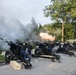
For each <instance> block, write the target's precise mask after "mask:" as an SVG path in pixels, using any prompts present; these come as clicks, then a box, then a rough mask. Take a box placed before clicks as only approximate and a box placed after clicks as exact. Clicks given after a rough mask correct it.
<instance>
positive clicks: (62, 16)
mask: <svg viewBox="0 0 76 75" xmlns="http://www.w3.org/2000/svg"><path fill="white" fill-rule="evenodd" d="M44 15H45V16H46V17H51V19H52V20H54V21H55V22H58V23H61V25H62V42H63V41H64V29H65V25H66V24H67V23H72V22H76V0H51V3H50V5H48V6H46V7H45V9H44Z"/></svg>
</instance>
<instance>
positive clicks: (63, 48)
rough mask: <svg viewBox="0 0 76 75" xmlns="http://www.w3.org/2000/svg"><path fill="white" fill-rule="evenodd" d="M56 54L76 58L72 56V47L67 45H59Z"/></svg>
mask: <svg viewBox="0 0 76 75" xmlns="http://www.w3.org/2000/svg"><path fill="white" fill-rule="evenodd" d="M56 52H57V53H63V54H67V55H69V56H75V57H76V55H75V54H74V51H72V47H71V45H70V44H69V43H59V49H58V50H57V51H56Z"/></svg>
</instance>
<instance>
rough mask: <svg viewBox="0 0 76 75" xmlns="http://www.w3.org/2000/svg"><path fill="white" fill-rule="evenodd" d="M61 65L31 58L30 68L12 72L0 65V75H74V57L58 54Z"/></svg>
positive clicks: (75, 62)
mask: <svg viewBox="0 0 76 75" xmlns="http://www.w3.org/2000/svg"><path fill="white" fill-rule="evenodd" d="M60 56H61V63H58V62H57V61H55V62H52V61H51V60H50V59H45V58H32V61H31V63H32V68H30V69H21V70H14V69H13V68H12V67H11V66H10V65H9V64H7V65H5V64H4V63H0V75H76V57H74V56H72V57H70V56H69V55H64V54H60Z"/></svg>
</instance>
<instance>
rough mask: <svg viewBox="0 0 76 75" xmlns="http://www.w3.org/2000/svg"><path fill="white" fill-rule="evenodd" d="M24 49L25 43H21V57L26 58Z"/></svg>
mask: <svg viewBox="0 0 76 75" xmlns="http://www.w3.org/2000/svg"><path fill="white" fill-rule="evenodd" d="M25 51H26V43H23V44H22V45H21V57H22V58H24V59H25V60H26V53H25Z"/></svg>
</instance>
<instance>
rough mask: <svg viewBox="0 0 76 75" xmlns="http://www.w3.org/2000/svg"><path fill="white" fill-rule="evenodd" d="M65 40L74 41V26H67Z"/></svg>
mask: <svg viewBox="0 0 76 75" xmlns="http://www.w3.org/2000/svg"><path fill="white" fill-rule="evenodd" d="M64 33H65V39H74V28H73V25H72V24H69V23H68V24H66V25H65V31H64Z"/></svg>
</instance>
